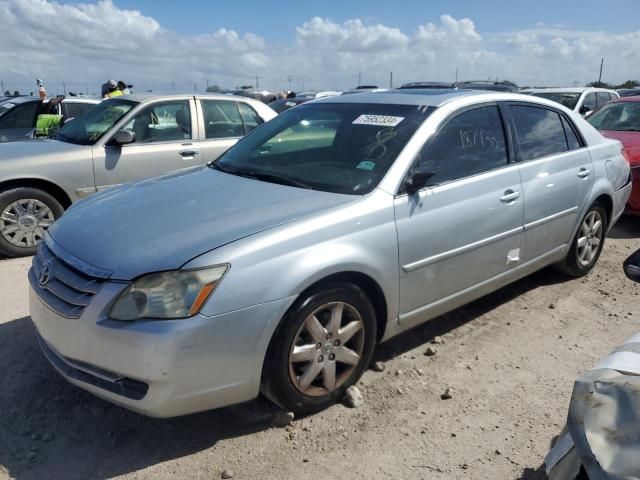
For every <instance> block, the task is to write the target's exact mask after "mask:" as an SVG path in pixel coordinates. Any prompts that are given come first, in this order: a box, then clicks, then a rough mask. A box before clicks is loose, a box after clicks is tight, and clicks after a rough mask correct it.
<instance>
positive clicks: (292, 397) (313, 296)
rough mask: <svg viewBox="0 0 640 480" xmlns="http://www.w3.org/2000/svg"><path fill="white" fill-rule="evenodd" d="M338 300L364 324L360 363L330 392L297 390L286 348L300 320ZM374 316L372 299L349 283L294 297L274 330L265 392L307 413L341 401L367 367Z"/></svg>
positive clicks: (369, 359)
mask: <svg viewBox="0 0 640 480" xmlns="http://www.w3.org/2000/svg"><path fill="white" fill-rule="evenodd" d="M334 301H341V302H345V303H348V304H349V305H351V306H353V307H354V308H355V309H356V310H358V312H359V313H360V315H361V317H362V321H363V323H364V328H365V338H364V350H363V353H362V356H361V360H360V363H359V364H358V366H357V367H356V368H355V370H354V371H353V372H352V374H351V376H350V377H349V378H348V379H347V381H346V382H344V383H343V384H342V385H341V386H340V387H339V388H337V389H335V390H334V391H333V392H331V393H329V394H327V395H324V396H321V397H311V396H307V395H304V394H303V393H302V392H300V391H299V390H298V389H297V388H296V387H295V386H294V385H293V382H292V381H291V378H290V377H289V352H290V349H291V344H292V343H293V341H294V340H295V336H296V333H297V332H298V329H299V328H300V326H301V324H302V323H303V322H304V320H305V319H306V318H307V317H308V315H309V314H311V312H313V311H314V310H315V309H316V308H318V307H320V306H321V305H324V304H326V303H329V302H334ZM376 327H377V322H376V316H375V310H374V308H373V305H372V304H371V301H370V300H369V299H368V298H367V296H366V295H365V293H364V292H363V291H362V290H361V289H360V288H358V287H356V286H355V285H353V284H349V283H333V284H331V285H326V286H325V287H324V288H322V289H321V290H315V291H314V292H310V293H308V294H306V295H305V296H304V298H301V299H300V300H299V301H296V303H294V305H293V306H292V307H291V308H290V309H289V311H288V312H287V314H286V315H285V316H284V318H283V320H282V322H281V324H280V326H279V327H278V329H277V330H276V333H275V334H274V337H273V339H272V342H271V344H270V346H269V349H268V352H267V359H266V360H265V363H264V370H263V378H264V384H265V385H264V386H265V388H266V389H267V392H266V393H267V396H268V397H269V398H271V399H272V400H273V401H275V402H276V403H278V404H279V405H280V406H282V407H284V408H285V409H287V410H289V411H293V412H294V413H296V414H301V415H305V414H310V413H314V412H317V411H320V410H323V409H324V408H327V407H328V406H330V405H332V404H333V403H335V402H337V401H340V400H341V399H342V397H343V396H344V393H345V391H346V390H347V388H349V387H350V386H351V385H353V384H354V383H356V382H357V381H358V379H359V378H360V377H361V376H362V374H363V373H364V371H365V370H366V368H367V366H368V364H369V362H370V361H371V357H372V355H373V350H374V348H375V344H376V338H377V337H376V335H377V333H376Z"/></svg>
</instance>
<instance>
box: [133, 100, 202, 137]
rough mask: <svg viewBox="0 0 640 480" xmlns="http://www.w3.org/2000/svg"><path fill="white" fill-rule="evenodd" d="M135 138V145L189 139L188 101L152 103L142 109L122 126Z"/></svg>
mask: <svg viewBox="0 0 640 480" xmlns="http://www.w3.org/2000/svg"><path fill="white" fill-rule="evenodd" d="M124 129H125V130H130V131H132V132H133V133H134V134H135V136H136V141H135V143H153V142H171V141H178V140H188V139H191V113H190V111H189V101H188V100H176V101H172V102H162V103H154V104H153V105H149V106H148V107H145V108H143V109H142V110H141V111H140V112H138V113H137V114H136V115H135V116H134V117H133V118H132V119H131V120H130V121H129V123H127V124H126V125H125V126H124Z"/></svg>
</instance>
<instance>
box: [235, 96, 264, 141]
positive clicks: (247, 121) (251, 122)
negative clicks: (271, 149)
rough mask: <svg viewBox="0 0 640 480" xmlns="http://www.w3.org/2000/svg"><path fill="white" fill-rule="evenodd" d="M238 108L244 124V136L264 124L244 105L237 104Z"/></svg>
mask: <svg viewBox="0 0 640 480" xmlns="http://www.w3.org/2000/svg"><path fill="white" fill-rule="evenodd" d="M238 108H240V115H242V121H243V122H244V128H245V134H246V133H249V132H250V131H251V130H253V129H254V128H256V127H257V126H258V125H260V124H262V123H264V121H263V120H262V119H261V118H260V116H259V115H258V114H257V113H256V111H255V110H254V109H253V108H251V107H250V106H249V105H247V104H246V103H243V102H238Z"/></svg>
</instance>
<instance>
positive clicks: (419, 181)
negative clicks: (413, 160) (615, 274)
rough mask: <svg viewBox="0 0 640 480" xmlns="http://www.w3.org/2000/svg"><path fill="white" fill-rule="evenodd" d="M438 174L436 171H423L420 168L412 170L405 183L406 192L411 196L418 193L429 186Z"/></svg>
mask: <svg viewBox="0 0 640 480" xmlns="http://www.w3.org/2000/svg"><path fill="white" fill-rule="evenodd" d="M435 174H436V172H435V171H434V170H426V169H421V168H420V167H417V168H414V169H412V170H411V171H410V172H409V174H408V175H407V178H406V179H405V181H404V190H405V192H407V193H408V194H409V195H411V194H414V193H416V192H417V191H418V190H420V189H421V188H424V187H426V186H427V182H428V181H429V179H430V178H431V177H433V176H434V175H435Z"/></svg>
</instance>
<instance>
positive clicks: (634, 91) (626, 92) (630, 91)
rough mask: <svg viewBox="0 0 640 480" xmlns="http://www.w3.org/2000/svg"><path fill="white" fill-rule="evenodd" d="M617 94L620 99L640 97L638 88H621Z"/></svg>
mask: <svg viewBox="0 0 640 480" xmlns="http://www.w3.org/2000/svg"><path fill="white" fill-rule="evenodd" d="M617 92H618V95H620V96H621V97H635V96H636V95H640V88H622V89H620V90H618V91H617Z"/></svg>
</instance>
